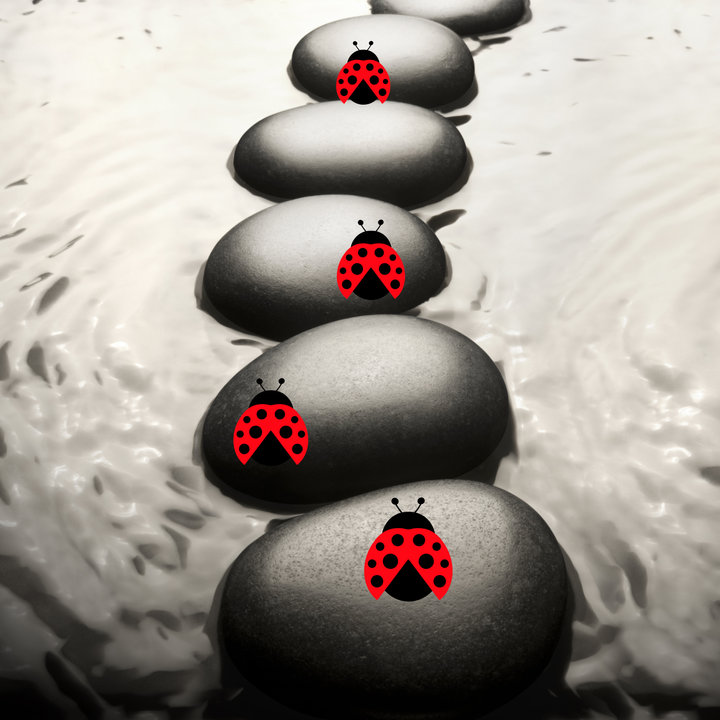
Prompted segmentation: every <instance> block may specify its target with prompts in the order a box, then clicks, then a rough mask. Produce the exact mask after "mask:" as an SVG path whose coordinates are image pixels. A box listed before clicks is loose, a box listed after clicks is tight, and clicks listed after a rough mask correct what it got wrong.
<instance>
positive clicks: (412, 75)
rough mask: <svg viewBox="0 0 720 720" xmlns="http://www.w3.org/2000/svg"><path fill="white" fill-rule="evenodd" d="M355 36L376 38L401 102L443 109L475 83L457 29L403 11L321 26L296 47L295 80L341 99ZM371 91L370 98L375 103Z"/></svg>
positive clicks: (327, 96)
mask: <svg viewBox="0 0 720 720" xmlns="http://www.w3.org/2000/svg"><path fill="white" fill-rule="evenodd" d="M361 38H362V40H361ZM364 38H367V40H365V39H364ZM353 40H357V41H358V43H359V44H360V45H363V44H364V43H365V44H366V43H367V42H369V41H370V40H372V41H373V51H374V52H375V54H377V56H378V60H379V62H380V63H381V64H382V65H383V66H384V67H385V69H386V70H387V75H388V76H389V77H390V87H391V90H390V96H389V98H390V99H391V100H393V101H395V102H404V103H410V104H412V105H419V106H421V107H427V108H432V107H440V106H442V105H447V104H448V103H451V102H453V101H456V100H458V99H459V98H460V97H462V96H463V95H464V94H465V93H466V92H467V91H468V90H469V89H470V87H471V86H472V82H473V78H474V76H475V65H474V63H473V57H472V54H471V53H470V51H469V50H468V48H467V46H466V45H465V43H464V42H463V41H462V40H461V39H460V38H459V37H458V36H457V35H456V34H455V33H454V32H452V31H450V30H448V29H447V28H446V27H444V26H443V25H439V24H438V23H434V22H431V21H429V20H425V19H423V18H417V17H403V16H400V15H363V16H361V17H354V18H346V19H344V20H337V21H336V22H331V23H328V24H327V25H323V26H321V27H319V28H316V29H315V30H313V31H312V32H311V33H308V34H307V35H306V36H305V37H304V38H303V39H302V40H300V42H299V43H298V44H297V45H296V46H295V49H294V50H293V55H292V69H293V73H294V75H295V78H296V79H297V80H298V82H299V83H300V84H301V85H302V86H303V87H304V88H306V89H307V90H308V92H310V93H312V94H313V95H316V96H319V97H322V98H325V99H326V100H335V99H337V92H336V85H335V81H336V79H337V76H338V73H339V72H340V68H342V67H343V65H345V63H346V62H348V57H349V55H350V53H351V52H352V50H353V44H352V43H353ZM378 82H379V79H378V80H376V84H377V83H378ZM356 92H357V91H356ZM370 94H371V100H370V101H371V102H373V101H375V100H376V98H375V95H374V94H373V93H372V92H371V93H370ZM352 99H353V100H355V94H353V97H352Z"/></svg>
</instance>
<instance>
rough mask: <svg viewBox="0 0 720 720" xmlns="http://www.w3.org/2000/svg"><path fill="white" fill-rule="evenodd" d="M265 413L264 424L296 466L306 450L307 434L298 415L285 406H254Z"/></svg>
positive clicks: (292, 409) (295, 411) (303, 423)
mask: <svg viewBox="0 0 720 720" xmlns="http://www.w3.org/2000/svg"><path fill="white" fill-rule="evenodd" d="M255 407H260V408H263V409H264V410H265V411H266V412H267V419H266V420H265V424H266V426H267V429H268V431H269V432H272V433H273V435H275V437H276V438H277V439H278V440H279V441H280V444H281V445H282V446H283V448H284V450H285V452H286V453H287V454H288V455H289V456H290V457H291V458H292V460H293V462H294V463H295V464H296V465H298V464H299V463H300V461H301V460H302V459H303V458H304V457H305V453H306V452H307V448H308V434H307V427H306V426H305V422H304V421H303V419H302V418H301V417H300V413H299V412H298V411H297V410H295V409H294V408H291V407H288V406H287V405H255Z"/></svg>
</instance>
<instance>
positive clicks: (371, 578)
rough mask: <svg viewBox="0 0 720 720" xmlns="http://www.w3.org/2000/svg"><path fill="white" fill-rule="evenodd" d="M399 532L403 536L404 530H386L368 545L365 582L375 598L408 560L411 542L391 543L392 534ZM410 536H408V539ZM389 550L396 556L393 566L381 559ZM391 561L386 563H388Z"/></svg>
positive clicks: (383, 590)
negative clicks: (386, 563)
mask: <svg viewBox="0 0 720 720" xmlns="http://www.w3.org/2000/svg"><path fill="white" fill-rule="evenodd" d="M398 533H400V534H401V535H403V537H405V533H406V531H405V530H386V531H385V532H383V533H380V535H378V536H377V537H376V538H375V541H374V542H373V544H372V545H371V546H370V549H369V550H368V553H367V556H366V557H365V584H366V585H367V589H368V590H369V591H370V594H371V595H372V596H373V597H374V598H375V599H376V600H377V599H378V598H379V597H380V596H381V595H382V594H383V593H384V592H385V590H387V588H388V585H390V583H391V582H392V581H393V580H394V579H395V576H396V575H397V574H398V573H399V572H400V568H401V567H402V566H403V565H404V564H405V561H406V560H408V559H409V558H408V553H407V547H408V545H410V544H412V543H411V542H404V543H403V545H402V546H400V547H396V546H395V545H393V544H392V536H393V535H397V534H398ZM411 537H412V536H411V535H410V536H408V538H407V540H410V538H411ZM388 551H391V553H392V555H395V556H397V564H396V565H394V566H393V567H387V565H385V563H384V562H383V560H384V559H385V556H386V555H387V554H388ZM390 564H391V563H388V565H390Z"/></svg>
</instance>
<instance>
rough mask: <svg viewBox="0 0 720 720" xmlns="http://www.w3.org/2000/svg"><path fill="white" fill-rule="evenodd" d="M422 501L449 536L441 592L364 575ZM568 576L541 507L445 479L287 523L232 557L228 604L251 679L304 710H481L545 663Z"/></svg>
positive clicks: (419, 715) (416, 716) (226, 619)
mask: <svg viewBox="0 0 720 720" xmlns="http://www.w3.org/2000/svg"><path fill="white" fill-rule="evenodd" d="M392 497H396V498H397V499H398V500H399V505H400V507H401V508H402V509H403V510H405V511H412V510H414V509H415V507H416V506H417V498H418V497H423V498H424V499H425V504H424V505H422V507H421V509H420V511H419V513H422V514H423V515H424V516H425V517H426V518H427V519H428V520H429V521H430V522H431V524H432V526H433V528H434V531H435V533H436V534H437V535H438V536H439V537H440V539H441V540H442V541H443V542H444V543H445V545H446V546H447V549H448V551H449V552H450V556H451V561H452V580H451V582H450V585H449V587H448V590H447V593H446V594H445V596H444V597H442V598H441V599H438V598H437V597H436V596H435V595H434V594H432V593H430V594H428V595H427V596H426V597H424V598H422V599H420V600H416V601H409V602H404V601H400V600H396V599H395V598H393V597H390V596H389V595H388V594H387V593H383V594H382V595H380V597H379V598H378V599H377V600H376V599H374V598H373V596H372V595H371V594H370V592H369V591H368V589H367V586H366V585H365V580H364V566H365V558H366V554H367V552H368V550H369V549H370V547H371V545H372V544H373V542H374V540H375V538H376V537H377V536H378V535H379V534H380V533H381V532H382V530H383V526H384V524H385V522H386V521H387V520H388V519H389V518H390V517H391V516H393V515H396V514H397V512H396V510H395V508H394V507H393V506H392V504H391V498H392ZM566 599H567V577H566V571H565V565H564V561H563V556H562V552H561V550H560V547H559V545H558V543H557V541H556V539H555V537H554V536H553V534H552V532H551V530H550V529H549V528H548V526H547V525H546V524H545V522H544V521H543V519H542V518H541V517H540V516H539V515H538V514H537V513H536V512H535V511H534V510H533V509H532V508H531V507H530V506H529V505H527V504H526V503H524V502H523V501H522V500H520V499H518V498H517V497H515V496H514V495H511V494H510V493H508V492H505V491H503V490H499V489H497V488H494V487H492V486H488V485H484V484H481V483H475V482H471V481H466V480H436V481H429V482H422V483H413V484H410V485H402V486H398V487H390V488H387V489H385V490H382V491H376V492H372V493H369V494H366V495H361V496H359V497H353V498H351V499H349V500H344V501H342V502H339V503H335V504H332V505H329V506H326V507H324V508H322V509H320V510H314V511H313V512H310V513H307V514H305V515H301V516H300V517H297V518H295V519H293V520H290V521H287V522H284V523H282V524H281V525H280V526H279V527H277V528H276V529H274V530H272V531H271V532H269V533H268V534H266V535H264V536H263V537H261V538H260V539H259V540H257V541H255V542H254V543H252V544H251V545H250V546H249V547H248V548H246V549H245V550H244V551H243V553H242V554H241V555H240V556H239V557H238V559H237V560H236V561H235V563H234V564H233V565H232V567H231V569H230V572H229V574H228V578H227V583H226V585H225V587H224V592H223V596H222V602H221V607H220V632H221V635H222V638H223V642H224V645H225V648H226V650H227V651H228V653H229V655H230V657H231V659H232V660H233V662H234V663H235V664H236V665H237V667H238V669H239V670H240V672H241V673H242V674H243V675H245V677H246V678H247V679H248V680H249V681H250V682H252V683H253V684H254V685H256V686H257V687H258V688H260V689H261V690H262V691H264V692H265V693H267V694H268V695H270V696H272V697H273V698H275V699H276V700H278V701H280V702H282V703H285V704H286V705H289V706H290V707H293V708H295V709H298V710H300V711H303V712H306V713H309V714H311V715H316V716H318V717H326V718H343V719H345V718H347V719H349V720H452V719H454V718H458V717H469V718H476V717H479V716H480V715H483V714H485V713H487V712H489V711H490V710H492V709H494V708H495V707H497V706H499V705H501V704H503V703H505V702H507V701H508V700H511V699H512V698H513V697H514V696H516V695H517V694H518V693H520V692H521V691H522V690H523V689H525V688H526V687H527V686H528V685H529V684H530V683H531V682H532V681H533V680H534V679H535V678H536V677H537V676H538V675H539V674H540V673H541V671H542V670H543V669H544V668H545V666H546V665H547V663H548V661H549V660H550V657H551V655H552V653H553V651H554V649H555V647H556V645H557V642H558V639H559V636H560V633H561V630H562V626H563V620H564V614H565V610H566Z"/></svg>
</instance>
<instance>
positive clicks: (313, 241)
mask: <svg viewBox="0 0 720 720" xmlns="http://www.w3.org/2000/svg"><path fill="white" fill-rule="evenodd" d="M358 220H363V221H364V223H365V227H366V228H368V229H369V230H374V229H375V228H376V227H377V225H378V220H383V221H384V223H383V225H382V227H381V232H382V233H383V234H384V235H385V236H386V237H387V239H388V240H389V241H390V244H391V247H392V251H394V252H396V253H397V254H398V255H399V257H400V258H401V260H402V262H403V265H404V267H405V286H404V287H403V289H402V291H401V293H400V295H398V297H397V298H393V296H392V295H391V294H390V293H388V294H387V295H385V297H381V298H378V299H376V300H365V299H363V298H361V297H358V296H357V295H355V294H354V293H353V294H351V295H350V296H349V297H348V298H347V299H346V298H345V297H344V296H343V295H342V293H341V292H340V289H339V288H338V284H337V270H338V263H339V262H340V260H341V258H342V257H343V256H344V254H345V252H346V251H347V250H348V249H349V248H350V246H351V244H352V242H353V239H354V238H355V236H357V235H360V234H366V233H363V230H362V228H361V227H359V226H358ZM446 270H447V268H446V264H445V252H444V250H443V247H442V245H441V244H440V242H439V241H438V239H437V237H436V235H435V233H434V232H433V231H432V230H431V229H430V228H429V227H428V226H427V225H426V224H425V223H424V222H422V220H419V219H418V218H417V217H416V216H415V215H412V214H411V213H409V212H407V211H406V210H402V209H401V208H398V207H396V206H395V205H390V204H388V203H384V202H380V201H379V200H371V199H369V198H363V197H358V196H357V195H318V196H315V197H308V198H300V199H298V200H289V201H288V202H285V203H281V204H280V205H276V206H275V207H272V208H268V209H267V210H263V211H262V212H259V213H257V214H256V215H253V216H251V217H249V218H247V219H246V220H243V221H242V222H241V223H240V224H239V225H236V226H235V227H234V228H233V229H232V230H230V232H228V233H227V235H225V237H223V238H222V240H220V241H219V242H218V244H217V245H216V246H215V248H214V249H213V251H212V252H211V253H210V257H209V258H208V261H207V265H206V267H205V277H204V287H205V293H206V295H207V297H208V299H209V300H210V302H211V303H212V304H213V305H214V306H215V308H217V309H218V310H219V311H220V312H221V313H222V314H223V315H225V317H227V318H228V319H230V320H232V321H233V322H234V323H236V324H237V325H239V326H241V327H242V328H244V329H246V330H249V331H251V332H253V333H256V334H258V335H263V336H265V337H269V338H272V339H274V340H284V339H286V338H288V337H291V336H292V335H297V333H299V332H302V331H303V330H309V329H310V328H312V327H315V326H317V325H322V324H324V323H328V322H333V321H334V320H342V319H343V318H348V317H356V316H358V315H368V314H385V313H402V312H406V311H407V310H410V309H411V308H414V307H415V306H417V305H419V304H421V303H423V302H425V300H427V299H428V298H429V297H431V296H432V295H433V294H435V293H437V291H438V289H439V288H440V286H441V285H442V283H443V281H444V280H445V274H446Z"/></svg>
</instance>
